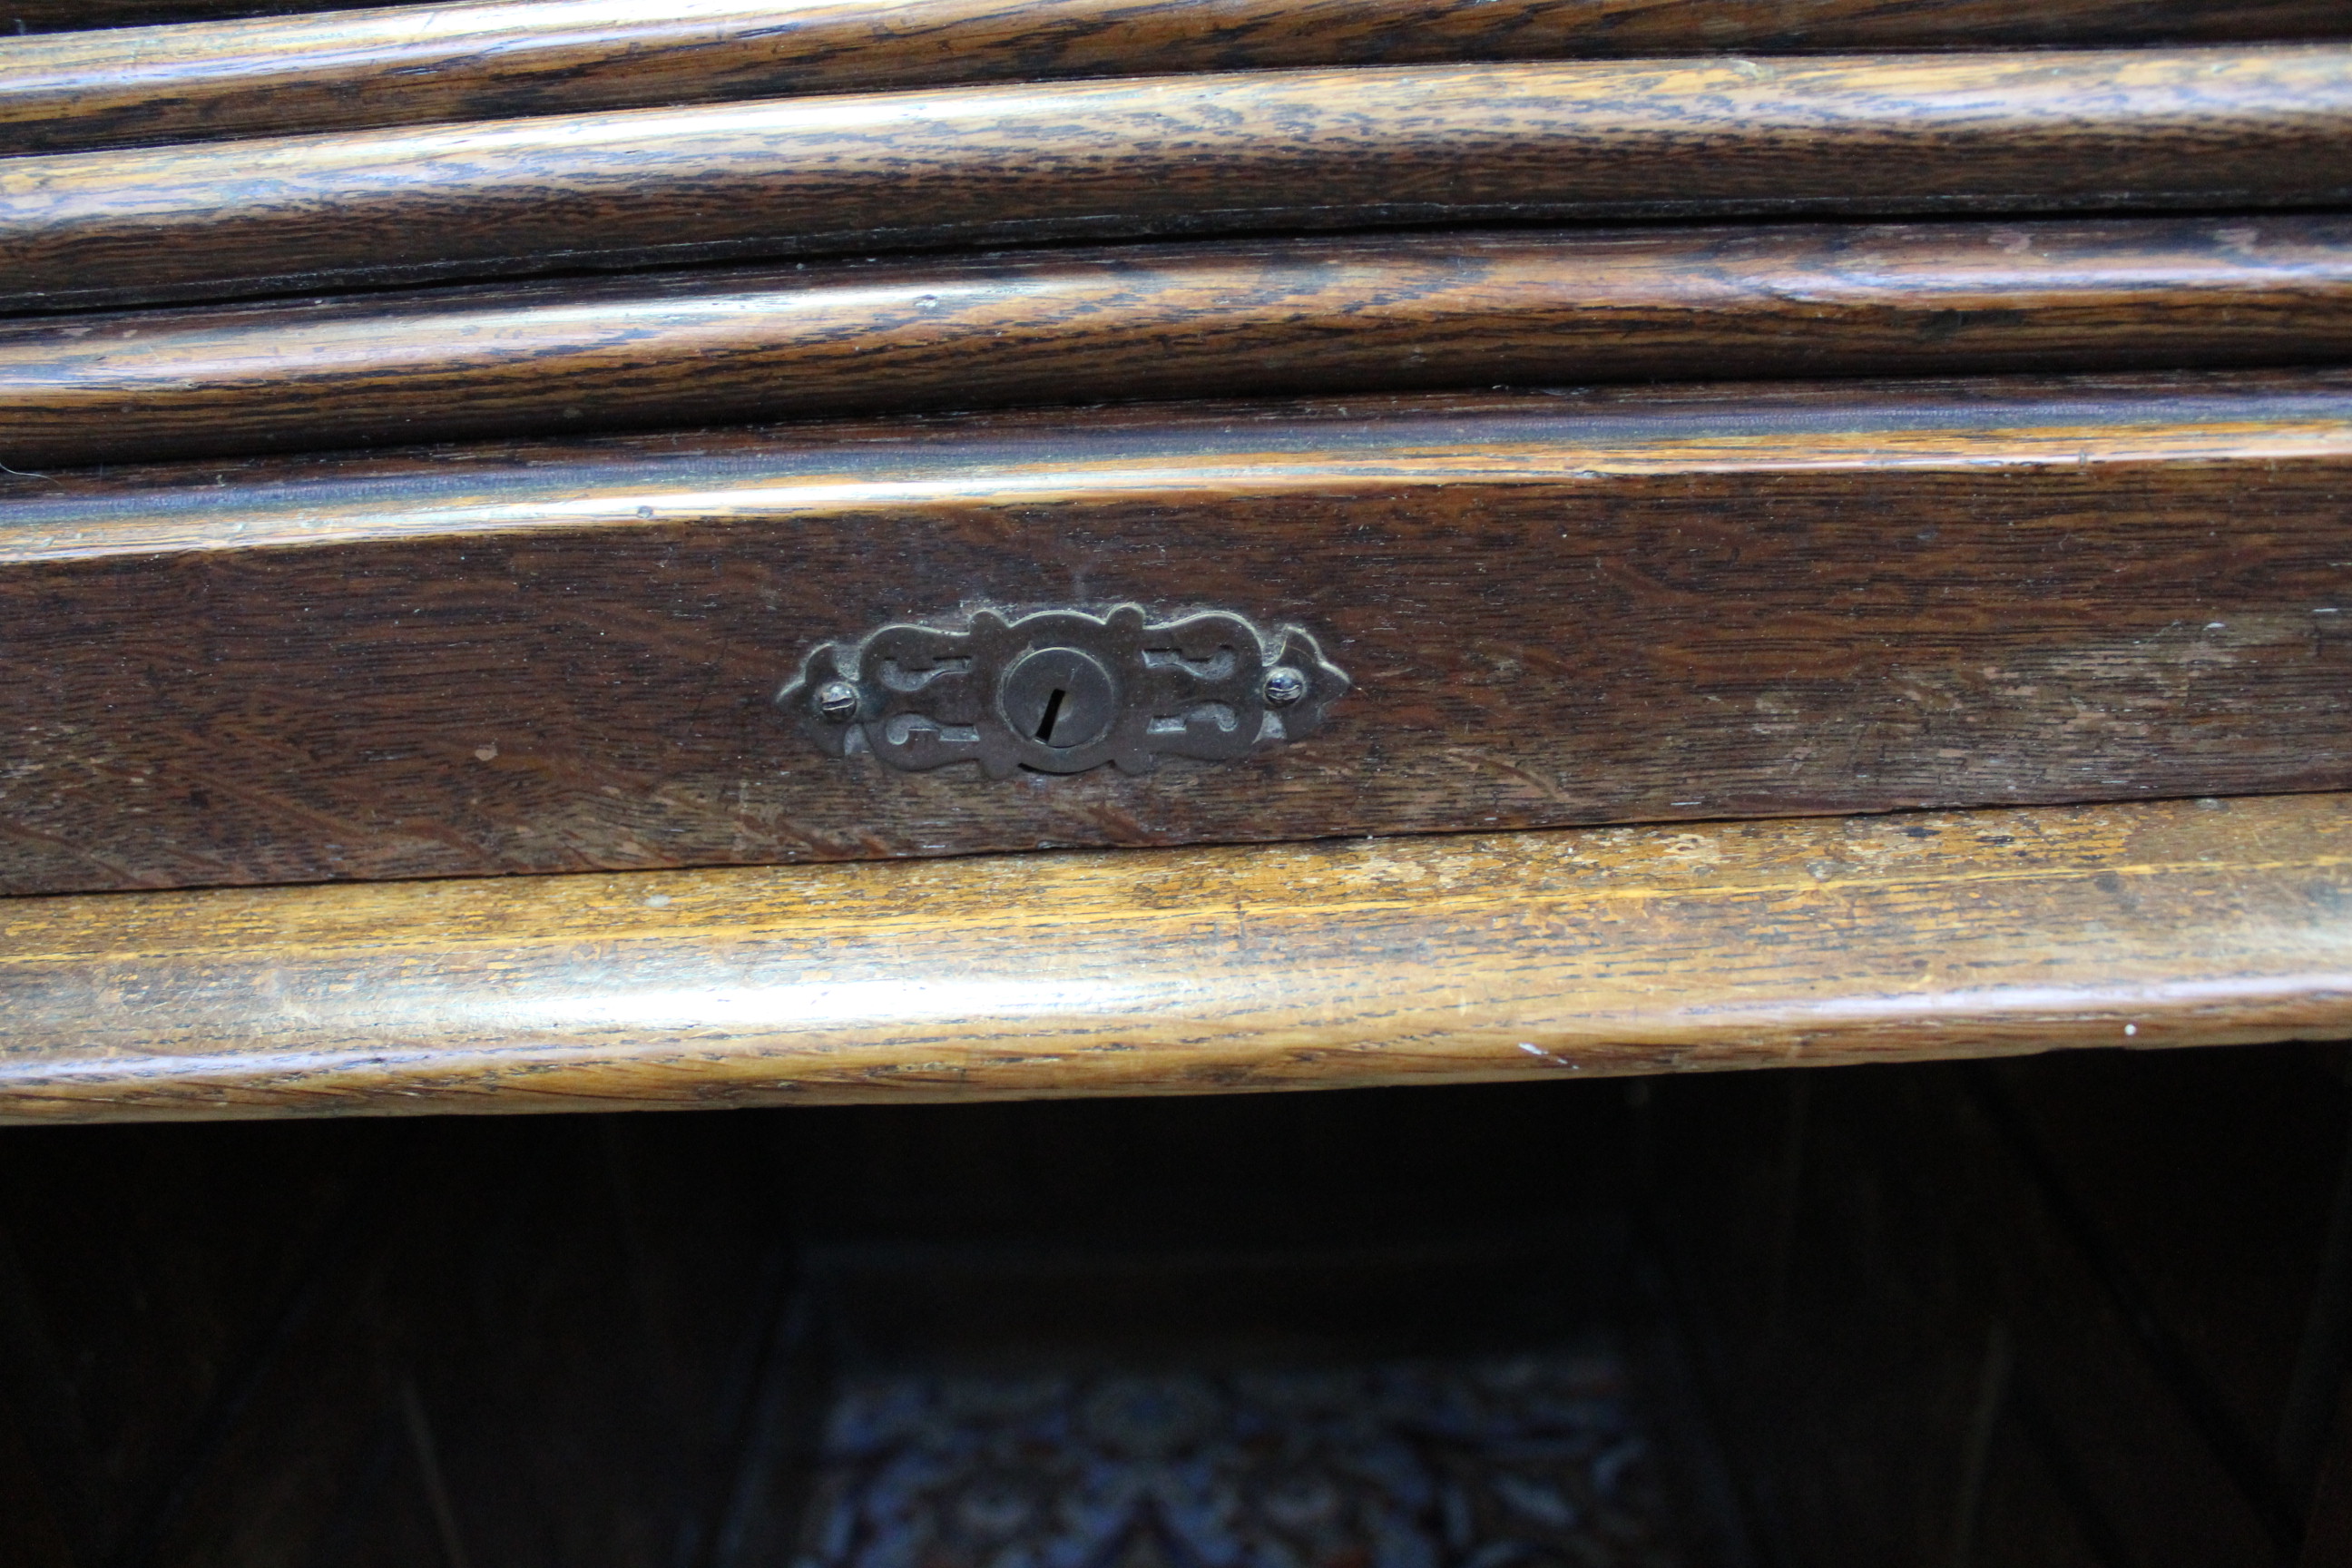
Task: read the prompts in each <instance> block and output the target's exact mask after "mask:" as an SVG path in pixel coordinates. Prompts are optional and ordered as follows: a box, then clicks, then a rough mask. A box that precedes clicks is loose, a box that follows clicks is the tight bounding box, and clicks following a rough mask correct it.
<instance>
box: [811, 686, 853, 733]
mask: <svg viewBox="0 0 2352 1568" xmlns="http://www.w3.org/2000/svg"><path fill="white" fill-rule="evenodd" d="M815 702H816V711H817V717H818V718H820V719H824V720H826V721H829V722H831V723H835V724H839V723H842V722H845V721H847V720H849V719H852V718H855V717H856V713H857V688H856V687H855V686H852V685H850V684H849V682H847V681H846V680H828V681H826V682H825V683H824V685H823V686H820V687H818V688H817V689H816V698H815Z"/></svg>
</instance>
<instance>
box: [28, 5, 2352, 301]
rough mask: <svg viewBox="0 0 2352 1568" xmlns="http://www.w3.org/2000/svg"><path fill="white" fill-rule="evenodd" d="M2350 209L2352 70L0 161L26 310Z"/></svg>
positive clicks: (822, 107)
mask: <svg viewBox="0 0 2352 1568" xmlns="http://www.w3.org/2000/svg"><path fill="white" fill-rule="evenodd" d="M2347 199H2352V47H2336V46H2325V45H2310V46H2299V47H2280V48H2269V49H2223V48H2214V49H2158V50H2109V51H2090V52H2075V53H2066V52H2050V53H2022V54H1987V55H1970V54H1952V55H1933V56H1886V57H1854V56H1819V57H1788V58H1778V59H1771V60H1765V61H1754V60H1681V61H1643V62H1635V63H1588V64H1549V65H1506V66H1451V67H1433V66H1404V67H1382V68H1364V69H1353V70H1339V71H1312V70H1302V71H1270V72H1260V73H1245V74H1234V75H1212V76H1190V77H1167V78H1154V79H1133V80H1122V81H1107V82H1076V83H1048V84H1042V85H1036V86H1017V87H972V88H954V89H935V90H929V91H923V92H911V93H876V94H867V95H863V96H857V97H847V98H814V99H800V100H782V101H764V102H757V103H737V104H725V105H719V106H713V107H705V108H683V109H676V110H667V109H665V110H617V111H613V112H608V113H599V114H587V115H557V116H550V117H546V118H541V119H534V120H509V121H486V122H478V123H469V124H464V125H456V126H446V127H432V128H424V129H416V130H410V131H401V132H395V131H376V132H342V133H337V134H331V135H317V136H304V137H282V138H270V139H264V140H256V141H247V142H218V143H211V144H206V145H201V146H192V147H165V148H150V149H131V150H125V151H110V152H102V153H59V154H50V155H39V156H32V157H25V158H16V159H8V160H5V161H0V308H6V309H19V310H31V309H47V308H58V307H67V306H77V307H78V306H89V305H97V304H102V303H107V302H117V303H121V302H135V301H141V300H150V301H152V300H169V299H175V298H187V297H191V296H195V295H220V294H223V293H234V292H239V291H247V292H262V291H269V290H285V289H310V288H316V287H322V286H326V285H330V284H335V285H341V284H353V283H382V282H387V281H398V280H417V279H446V278H457V277H462V276H467V275H474V276H488V275H505V274H519V273H525V272H530V271H534V270H546V269H550V268H557V269H567V268H583V267H597V268H603V267H618V266H625V265H639V264H645V263H648V262H656V261H684V260H694V259H709V258H721V257H727V256H741V255H749V254H784V253H817V252H824V251H835V252H838V251H844V250H864V249H870V248H876V247H909V246H915V247H921V246H934V245H949V244H973V243H982V242H993V241H1005V240H1028V239H1041V238H1073V237H1087V236H1097V237H1112V236H1119V237H1125V236H1149V235H1152V234H1166V233H1192V234H1202V233H1214V232H1234V231H1240V230H1252V229H1269V228H1271V229H1281V228H1300V227H1304V228H1337V227H1346V226H1381V225H1396V224H1409V223H1425V222H1436V221H1444V222H1449V223H1456V224H1459V223H1464V222H1470V221H1476V220H1486V219H1512V220H1528V219H1536V218H1545V217H1567V216H1575V217H1594V216H1610V215H1618V216H1628V215H1636V216H1651V217H1658V216H1706V215H1709V214H1724V213H1825V214H1836V213H1889V212H1900V213H1933V212H1937V211H1948V210H1953V209H1969V210H1978V209H1986V208H1997V209H2001V210H2005V211H2021V210H2052V211H2055V210H2064V209H2070V208H2081V207H2100V206H2116V205H2131V206H2141V207H2147V206H2168V205H2231V206H2274V205H2326V204H2329V203H2336V202H2342V201H2345V200H2347Z"/></svg>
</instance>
